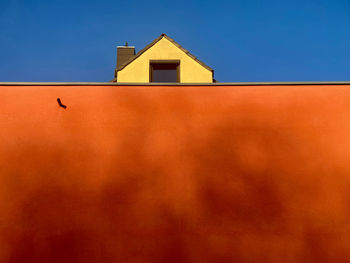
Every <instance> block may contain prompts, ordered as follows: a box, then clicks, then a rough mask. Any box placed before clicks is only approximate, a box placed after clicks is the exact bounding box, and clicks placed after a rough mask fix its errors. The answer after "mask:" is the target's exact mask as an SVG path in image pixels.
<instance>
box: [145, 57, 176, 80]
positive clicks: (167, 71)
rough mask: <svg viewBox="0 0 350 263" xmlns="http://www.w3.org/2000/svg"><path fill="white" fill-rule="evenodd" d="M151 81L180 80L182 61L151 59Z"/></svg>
mask: <svg viewBox="0 0 350 263" xmlns="http://www.w3.org/2000/svg"><path fill="white" fill-rule="evenodd" d="M150 82H158V83H162V82H163V83H171V82H174V83H178V82H180V61H178V60H176V61H171V60H168V61H150Z"/></svg>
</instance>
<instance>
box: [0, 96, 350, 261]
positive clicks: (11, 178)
mask: <svg viewBox="0 0 350 263" xmlns="http://www.w3.org/2000/svg"><path fill="white" fill-rule="evenodd" d="M164 98H165V99H164V100H163V102H162V103H160V104H159V105H152V104H150V103H147V102H145V103H144V104H142V105H139V104H138V106H136V104H135V103H136V101H137V99H136V98H135V97H132V98H130V97H129V101H127V102H125V105H123V106H121V107H124V111H123V112H124V113H123V114H128V120H129V121H125V122H127V123H124V124H122V123H120V125H119V128H116V129H115V134H117V138H116V139H115V141H114V144H113V145H109V146H108V147H110V148H109V149H113V150H111V152H110V153H109V154H107V153H105V154H102V156H98V155H96V151H98V150H97V149H96V147H98V145H96V144H95V143H96V142H93V141H94V140H93V139H94V137H93V136H92V137H91V138H90V137H88V138H87V140H74V138H73V139H71V140H70V141H69V143H68V144H67V142H66V143H65V145H69V144H71V147H68V148H67V147H66V146H65V147H63V146H61V145H60V144H53V145H51V146H50V147H47V143H42V142H35V141H34V142H32V143H28V142H27V143H26V144H25V145H23V146H22V148H21V150H20V151H18V150H16V149H14V150H11V151H8V152H7V156H6V157H5V159H3V160H2V164H3V165H2V168H0V169H1V170H0V171H1V189H0V190H1V192H2V193H1V194H0V197H1V199H0V201H1V203H0V208H1V210H2V211H3V213H2V217H1V219H0V231H1V232H0V233H1V235H0V245H1V248H2V249H1V250H2V251H1V252H0V257H1V258H2V260H1V261H2V262H8V263H17V262H29V263H30V262H84V263H85V262H119V261H120V262H281V261H283V262H347V260H348V258H350V250H349V247H350V246H349V245H350V238H349V236H348V235H347V233H348V231H349V230H350V229H349V226H348V225H349V224H348V222H349V219H350V218H349V211H348V208H347V207H348V202H349V200H350V199H349V197H350V196H349V194H348V193H349V191H348V190H349V186H350V184H349V179H348V178H347V176H346V175H347V174H349V172H350V170H349V167H348V166H344V165H343V164H340V163H338V162H337V161H336V160H333V159H332V158H333V157H332V156H331V155H330V154H332V151H333V150H334V149H333V148H332V143H330V146H329V145H328V144H327V143H326V144H324V140H326V141H327V138H329V137H327V136H331V137H332V136H334V134H332V133H330V132H329V134H328V135H322V134H320V133H318V134H317V133H316V135H317V136H318V137H317V136H316V137H317V138H316V139H314V140H309V138H311V137H312V136H313V135H315V133H314V132H315V131H316V130H315V129H316V128H317V127H316V126H313V127H311V128H310V125H309V126H307V125H304V124H305V123H303V122H302V121H300V122H299V123H297V124H290V123H289V124H288V129H286V128H285V127H286V126H284V125H283V124H284V123H286V121H285V120H283V119H279V120H278V122H277V123H276V122H273V121H271V120H270V119H268V118H266V119H264V118H262V117H261V116H260V117H259V116H258V117H256V116H255V115H254V114H251V113H249V112H247V111H245V110H243V111H242V113H241V114H238V115H237V114H236V115H234V114H229V113H230V110H228V111H223V110H214V109H212V111H213V112H212V115H209V116H207V117H206V118H207V119H208V121H206V122H205V123H203V115H202V112H201V110H199V109H198V108H196V106H194V104H191V100H190V99H189V98H186V97H184V96H183V95H179V97H177V98H175V99H171V98H173V97H172V96H169V95H166V96H165V97H164ZM179 98H181V100H180V99H179ZM143 99H145V100H146V101H147V99H149V98H148V97H143ZM165 105H166V106H165ZM213 108H215V107H214V106H213ZM160 109H162V110H160ZM222 113H224V117H222V115H221V114H222ZM219 116H221V117H219ZM293 118H294V117H291V118H290V119H289V120H288V121H289V122H290V121H293ZM324 118H325V119H324V121H325V122H326V123H327V122H328V121H329V120H328V119H327V117H324ZM218 119H219V120H218ZM297 119H298V117H297ZM136 121H137V124H136ZM111 122H112V121H111V120H109V121H108V123H107V124H105V125H107V126H108V125H109V123H111ZM309 124H310V123H309ZM311 126H312V125H311ZM113 129H114V128H113ZM113 129H112V130H111V131H113ZM76 134H77V135H76V136H79V135H78V134H79V131H77V133H76ZM106 134H107V135H106V136H110V134H111V133H109V132H108V133H107V132H106ZM75 139H76V138H75ZM89 139H91V140H89ZM43 140H45V138H43ZM327 145H328V146H327ZM322 150H323V151H322ZM108 158H110V159H108ZM102 159H104V160H102ZM106 159H108V160H107V161H106ZM102 163H103V164H105V166H104V167H102V165H101V164H102ZM14 164H17V165H14Z"/></svg>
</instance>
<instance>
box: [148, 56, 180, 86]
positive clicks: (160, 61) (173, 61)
mask: <svg viewBox="0 0 350 263" xmlns="http://www.w3.org/2000/svg"><path fill="white" fill-rule="evenodd" d="M153 64H176V82H164V83H180V82H181V81H180V60H179V59H171V60H150V61H149V82H151V83H162V82H153V70H154V69H153Z"/></svg>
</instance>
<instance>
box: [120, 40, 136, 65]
mask: <svg viewBox="0 0 350 263" xmlns="http://www.w3.org/2000/svg"><path fill="white" fill-rule="evenodd" d="M134 56H135V47H131V46H129V45H128V42H126V43H125V46H118V47H117V69H118V68H119V67H120V66H122V65H123V64H124V63H125V62H127V61H129V59H131V58H132V57H134Z"/></svg>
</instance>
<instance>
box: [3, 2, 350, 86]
mask: <svg viewBox="0 0 350 263" xmlns="http://www.w3.org/2000/svg"><path fill="white" fill-rule="evenodd" d="M161 33H166V34H168V35H169V36H170V37H172V38H173V39H175V41H177V42H178V43H179V44H180V45H182V46H183V47H184V48H186V49H188V50H189V51H190V52H191V53H192V54H194V55H195V56H197V57H198V58H199V59H200V60H202V61H203V62H205V63H206V64H207V65H209V66H210V67H212V68H213V69H214V70H215V78H216V79H217V80H218V81H220V82H236V81H239V82H240V81H345V80H348V81H349V80H350V1H349V0H327V1H325V0H312V1H311V0H276V1H273V0H260V1H259V0H236V1H235V0H232V1H219V0H218V1H213V0H211V1H208V0H193V1H191V0H187V1H185V0H177V1H166V0H159V1H154V0H150V1H140V0H124V1H117V0H113V1H112V0H99V1H92V0H84V1H81V0H71V1H70V0H0V81H109V80H111V79H112V78H113V75H114V68H115V63H116V62H115V60H116V46H117V45H122V44H124V43H125V41H128V42H129V45H134V46H136V50H137V51H138V50H140V49H142V48H143V47H144V46H145V45H147V44H149V43H150V42H151V41H152V40H153V39H155V38H157V37H158V36H159V35H160V34H161Z"/></svg>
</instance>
